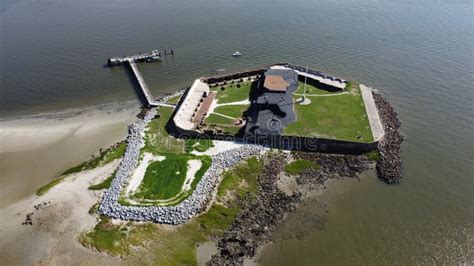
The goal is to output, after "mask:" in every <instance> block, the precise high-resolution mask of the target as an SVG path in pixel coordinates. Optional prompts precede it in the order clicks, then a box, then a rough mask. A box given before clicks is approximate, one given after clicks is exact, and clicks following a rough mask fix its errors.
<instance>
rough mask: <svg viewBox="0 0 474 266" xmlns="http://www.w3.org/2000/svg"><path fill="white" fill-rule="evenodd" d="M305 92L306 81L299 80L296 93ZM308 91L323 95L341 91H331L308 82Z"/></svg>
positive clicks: (308, 92)
mask: <svg viewBox="0 0 474 266" xmlns="http://www.w3.org/2000/svg"><path fill="white" fill-rule="evenodd" d="M303 92H304V82H301V81H299V82H298V88H297V89H296V91H295V94H303ZM306 93H307V94H318V95H323V94H335V93H339V92H331V91H327V90H323V89H320V88H318V87H315V86H313V85H310V84H306Z"/></svg>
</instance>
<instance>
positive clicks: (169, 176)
mask: <svg viewBox="0 0 474 266" xmlns="http://www.w3.org/2000/svg"><path fill="white" fill-rule="evenodd" d="M164 156H165V157H166V159H164V160H163V161H156V162H152V163H150V164H149V165H148V168H147V169H146V172H145V175H144V177H143V181H142V183H141V184H140V186H139V187H138V190H137V192H136V193H135V194H134V195H133V197H135V198H142V199H150V200H153V199H160V200H161V199H169V198H172V197H174V196H176V195H178V194H180V193H181V187H182V186H183V183H184V180H185V179H186V172H187V169H188V161H189V160H191V159H201V158H202V160H201V162H202V166H201V168H200V169H199V171H198V172H197V173H196V175H195V177H194V180H193V185H194V186H192V188H193V189H194V188H195V185H197V182H198V181H199V180H200V179H201V177H202V176H203V175H204V173H205V172H206V170H207V168H209V166H210V159H209V158H208V159H204V158H205V157H199V156H194V155H191V154H172V153H168V154H164Z"/></svg>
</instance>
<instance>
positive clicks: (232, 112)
mask: <svg viewBox="0 0 474 266" xmlns="http://www.w3.org/2000/svg"><path fill="white" fill-rule="evenodd" d="M249 106H250V105H248V104H246V105H224V106H219V107H217V108H216V109H214V112H215V113H219V114H223V115H227V116H230V117H234V118H239V117H242V115H243V113H244V112H245V111H246V110H247V109H249Z"/></svg>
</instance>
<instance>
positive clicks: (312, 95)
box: [293, 91, 348, 97]
mask: <svg viewBox="0 0 474 266" xmlns="http://www.w3.org/2000/svg"><path fill="white" fill-rule="evenodd" d="M344 94H348V92H347V91H346V92H341V93H333V94H308V93H306V94H303V93H293V95H296V96H303V95H305V96H311V97H330V96H339V95H344Z"/></svg>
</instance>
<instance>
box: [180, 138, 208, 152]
mask: <svg viewBox="0 0 474 266" xmlns="http://www.w3.org/2000/svg"><path fill="white" fill-rule="evenodd" d="M211 147H214V142H213V141H212V140H210V139H187V140H186V142H185V144H184V150H185V151H186V152H192V151H197V152H205V151H207V150H208V149H209V148H211Z"/></svg>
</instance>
